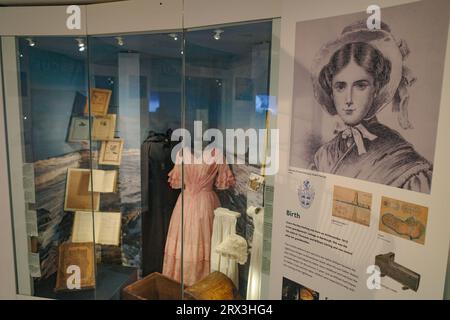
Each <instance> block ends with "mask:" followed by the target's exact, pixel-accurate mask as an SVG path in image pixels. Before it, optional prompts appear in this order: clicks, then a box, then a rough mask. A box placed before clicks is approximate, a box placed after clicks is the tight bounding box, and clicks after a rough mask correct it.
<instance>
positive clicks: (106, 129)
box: [92, 114, 116, 140]
mask: <svg viewBox="0 0 450 320" xmlns="http://www.w3.org/2000/svg"><path fill="white" fill-rule="evenodd" d="M115 130H116V115H115V114H108V115H106V116H97V117H95V118H94V121H93V124H92V140H110V139H113V138H114V133H115Z"/></svg>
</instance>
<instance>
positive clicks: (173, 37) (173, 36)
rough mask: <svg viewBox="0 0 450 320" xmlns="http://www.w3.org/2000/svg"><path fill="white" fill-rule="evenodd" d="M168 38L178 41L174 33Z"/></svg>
mask: <svg viewBox="0 0 450 320" xmlns="http://www.w3.org/2000/svg"><path fill="white" fill-rule="evenodd" d="M169 37H171V38H172V39H173V40H175V41H177V40H178V34H176V33H170V34H169Z"/></svg>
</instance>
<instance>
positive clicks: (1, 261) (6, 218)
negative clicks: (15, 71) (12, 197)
mask: <svg viewBox="0 0 450 320" xmlns="http://www.w3.org/2000/svg"><path fill="white" fill-rule="evenodd" d="M0 57H1V55H0ZM0 61H1V59H0ZM1 74H2V65H1V63H0V205H1V208H2V210H0V228H1V229H0V230H1V231H0V270H1V272H0V299H15V296H16V281H15V271H14V251H13V234H12V225H11V211H10V201H9V181H8V160H7V153H6V134H5V118H4V112H3V110H4V109H3V91H2V90H1V88H2V87H3V79H2V77H1Z"/></svg>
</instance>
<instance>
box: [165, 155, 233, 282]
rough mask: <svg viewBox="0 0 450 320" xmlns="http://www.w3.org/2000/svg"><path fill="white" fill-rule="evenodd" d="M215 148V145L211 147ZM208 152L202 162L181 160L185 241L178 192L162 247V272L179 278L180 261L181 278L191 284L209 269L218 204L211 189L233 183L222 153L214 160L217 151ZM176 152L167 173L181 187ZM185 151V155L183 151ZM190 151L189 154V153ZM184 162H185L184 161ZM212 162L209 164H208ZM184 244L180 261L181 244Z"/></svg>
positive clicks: (170, 179)
mask: <svg viewBox="0 0 450 320" xmlns="http://www.w3.org/2000/svg"><path fill="white" fill-rule="evenodd" d="M214 150H216V149H214ZM215 152H216V151H213V152H210V153H209V154H208V155H206V156H205V158H206V157H209V158H208V161H207V162H206V161H205V162H203V163H202V164H184V167H183V168H184V185H185V188H184V199H183V201H184V206H183V212H184V214H183V217H184V241H182V239H181V228H180V226H181V205H182V196H181V194H180V196H179V198H178V200H177V203H176V205H175V208H174V210H173V213H172V217H171V220H170V225H169V230H168V233H167V240H166V247H165V251H164V266H163V274H164V275H166V276H168V277H169V278H172V279H174V280H177V281H179V282H181V264H182V263H183V274H184V276H183V281H184V284H185V285H187V286H190V285H192V284H194V283H196V282H197V281H199V280H201V279H203V278H204V277H206V276H207V275H208V274H209V273H210V256H211V236H212V228H213V219H214V210H215V209H216V208H217V207H219V206H220V201H219V198H218V197H217V194H216V193H215V192H214V190H213V187H214V186H215V187H216V188H217V189H219V190H224V189H228V188H229V187H231V186H233V185H234V183H235V179H234V176H233V173H232V172H231V170H230V168H229V167H228V164H226V163H225V160H224V158H223V156H222V155H221V156H220V157H222V163H216V162H219V161H216V159H219V154H220V153H217V154H216V153H215ZM180 154H181V153H180V152H179V153H178V156H177V161H176V164H175V167H174V168H173V169H172V171H171V172H170V173H169V183H170V186H171V187H172V188H178V189H179V188H181V170H182V168H181V156H180ZM186 154H187V153H186V151H185V155H186ZM189 155H190V154H189ZM185 163H186V162H185ZM208 163H211V164H208ZM182 245H183V248H184V253H183V261H182V260H181V246H182Z"/></svg>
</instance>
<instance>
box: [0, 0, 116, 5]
mask: <svg viewBox="0 0 450 320" xmlns="http://www.w3.org/2000/svg"><path fill="white" fill-rule="evenodd" d="M114 1H122V0H47V1H45V0H0V6H52V5H71V4H88V3H102V2H114Z"/></svg>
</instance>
